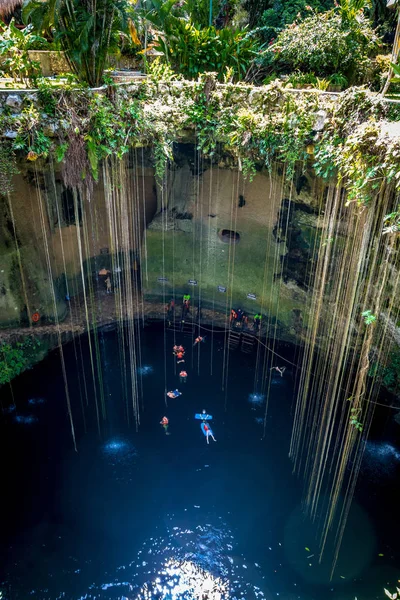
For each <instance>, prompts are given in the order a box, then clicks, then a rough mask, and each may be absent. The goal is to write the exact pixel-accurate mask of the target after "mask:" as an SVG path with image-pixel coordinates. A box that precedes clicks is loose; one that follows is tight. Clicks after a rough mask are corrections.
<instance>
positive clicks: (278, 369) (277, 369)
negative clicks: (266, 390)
mask: <svg viewBox="0 0 400 600" xmlns="http://www.w3.org/2000/svg"><path fill="white" fill-rule="evenodd" d="M271 371H278V373H279V375H280V376H281V377H283V374H284V372H285V371H286V367H272V369H271Z"/></svg>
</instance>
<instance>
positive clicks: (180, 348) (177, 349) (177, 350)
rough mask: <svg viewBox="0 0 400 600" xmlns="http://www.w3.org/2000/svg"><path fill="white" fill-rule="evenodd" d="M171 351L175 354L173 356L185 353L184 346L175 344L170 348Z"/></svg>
mask: <svg viewBox="0 0 400 600" xmlns="http://www.w3.org/2000/svg"><path fill="white" fill-rule="evenodd" d="M172 352H173V354H175V356H177V355H178V354H182V355H183V354H185V348H184V347H183V346H177V345H176V344H175V346H174V347H173V348H172Z"/></svg>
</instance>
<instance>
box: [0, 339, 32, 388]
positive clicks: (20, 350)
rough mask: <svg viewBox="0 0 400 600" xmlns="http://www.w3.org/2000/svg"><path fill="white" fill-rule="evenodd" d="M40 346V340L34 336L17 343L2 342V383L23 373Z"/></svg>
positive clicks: (0, 381)
mask: <svg viewBox="0 0 400 600" xmlns="http://www.w3.org/2000/svg"><path fill="white" fill-rule="evenodd" d="M40 347H41V345H40V342H39V340H36V339H35V338H34V337H27V338H25V339H24V341H23V342H16V343H15V344H0V385H2V384H4V383H9V382H10V381H11V380H12V379H14V377H16V376H17V375H19V374H20V373H22V372H23V371H24V370H25V369H26V368H27V367H28V366H29V365H30V363H31V362H32V360H34V358H35V355H36V354H37V351H38V349H39V348H40Z"/></svg>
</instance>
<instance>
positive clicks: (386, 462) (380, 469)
mask: <svg viewBox="0 0 400 600" xmlns="http://www.w3.org/2000/svg"><path fill="white" fill-rule="evenodd" d="M399 467H400V451H399V450H398V449H397V448H396V447H395V446H392V444H388V443H384V442H368V443H367V445H366V448H365V453H364V459H363V463H362V467H361V470H362V471H365V472H367V473H368V476H369V477H371V478H373V479H376V480H378V479H381V478H382V477H383V476H386V477H392V476H393V475H394V473H395V471H396V470H397V469H398V468H399Z"/></svg>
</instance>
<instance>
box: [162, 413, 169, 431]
mask: <svg viewBox="0 0 400 600" xmlns="http://www.w3.org/2000/svg"><path fill="white" fill-rule="evenodd" d="M160 425H162V426H163V427H164V431H165V435H169V433H168V425H169V421H168V419H167V417H163V418H162V419H161V421H160Z"/></svg>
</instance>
